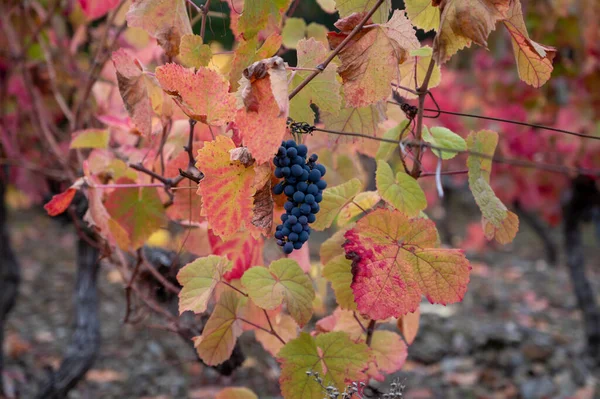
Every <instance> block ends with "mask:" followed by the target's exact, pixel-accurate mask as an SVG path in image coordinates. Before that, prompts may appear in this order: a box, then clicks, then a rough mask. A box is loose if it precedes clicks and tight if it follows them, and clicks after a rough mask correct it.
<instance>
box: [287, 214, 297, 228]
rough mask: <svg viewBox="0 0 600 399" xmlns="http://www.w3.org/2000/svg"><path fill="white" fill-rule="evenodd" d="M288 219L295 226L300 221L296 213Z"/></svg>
mask: <svg viewBox="0 0 600 399" xmlns="http://www.w3.org/2000/svg"><path fill="white" fill-rule="evenodd" d="M286 219H287V222H288V223H289V225H290V226H293V225H295V224H296V223H298V218H297V217H296V216H294V215H289V216H288V217H287V218H286Z"/></svg>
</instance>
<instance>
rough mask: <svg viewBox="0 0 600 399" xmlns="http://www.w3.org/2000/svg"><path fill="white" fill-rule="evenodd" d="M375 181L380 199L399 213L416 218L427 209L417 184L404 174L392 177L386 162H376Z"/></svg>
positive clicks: (423, 195) (392, 174) (399, 173)
mask: <svg viewBox="0 0 600 399" xmlns="http://www.w3.org/2000/svg"><path fill="white" fill-rule="evenodd" d="M375 181H376V183H377V192H378V193H379V195H381V198H383V200H384V201H385V202H387V203H388V204H390V205H392V206H393V207H394V208H396V209H398V210H399V211H401V212H403V213H406V214H407V215H409V216H417V215H418V214H419V212H420V211H422V210H423V209H425V208H426V207H427V199H425V193H424V192H423V189H421V186H419V183H417V181H416V180H415V179H414V178H413V177H412V176H410V175H408V174H407V173H404V172H398V173H396V176H394V172H393V171H392V168H391V167H390V165H389V164H388V163H387V162H385V161H378V162H377V172H376V174H375Z"/></svg>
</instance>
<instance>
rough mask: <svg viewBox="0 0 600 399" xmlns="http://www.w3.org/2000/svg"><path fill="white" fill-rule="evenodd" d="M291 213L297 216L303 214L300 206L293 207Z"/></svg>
mask: <svg viewBox="0 0 600 399" xmlns="http://www.w3.org/2000/svg"><path fill="white" fill-rule="evenodd" d="M290 213H291V214H292V215H294V216H296V217H297V218H298V217H300V216H302V212H300V208H294V209H292V211H291V212H290Z"/></svg>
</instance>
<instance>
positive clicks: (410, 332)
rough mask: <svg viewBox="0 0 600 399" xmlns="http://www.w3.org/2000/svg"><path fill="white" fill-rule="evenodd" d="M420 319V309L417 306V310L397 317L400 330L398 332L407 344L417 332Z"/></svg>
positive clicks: (412, 340) (413, 338)
mask: <svg viewBox="0 0 600 399" xmlns="http://www.w3.org/2000/svg"><path fill="white" fill-rule="evenodd" d="M420 319H421V311H420V308H418V307H417V310H415V311H414V312H412V313H407V314H405V315H404V316H401V317H399V318H398V322H397V325H398V330H400V333H401V334H402V336H403V337H404V339H405V340H406V342H407V343H408V344H409V345H411V344H412V343H413V342H414V341H415V338H416V337H417V333H418V332H419V320H420Z"/></svg>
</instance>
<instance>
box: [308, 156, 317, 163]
mask: <svg viewBox="0 0 600 399" xmlns="http://www.w3.org/2000/svg"><path fill="white" fill-rule="evenodd" d="M318 159H319V156H318V155H317V154H312V155H311V156H310V158H308V160H309V161H311V162H317V160H318Z"/></svg>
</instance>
